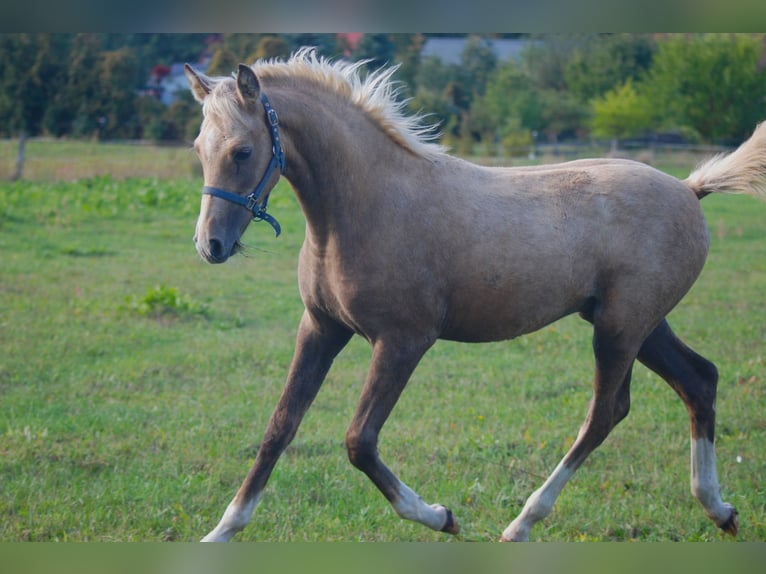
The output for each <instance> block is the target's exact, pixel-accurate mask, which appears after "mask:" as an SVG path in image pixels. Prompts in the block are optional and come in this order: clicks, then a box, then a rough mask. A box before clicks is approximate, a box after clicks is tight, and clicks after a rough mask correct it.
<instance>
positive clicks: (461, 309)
mask: <svg viewBox="0 0 766 574" xmlns="http://www.w3.org/2000/svg"><path fill="white" fill-rule="evenodd" d="M587 300H588V294H587V289H582V288H577V287H574V286H573V285H572V284H571V283H570V282H568V281H561V282H555V281H553V282H552V283H549V284H545V285H544V284H541V283H537V282H534V281H533V282H531V283H529V284H528V285H525V286H524V287H522V288H519V286H518V285H516V286H513V287H510V288H508V289H499V288H498V287H495V288H492V287H490V288H489V289H486V288H485V289H481V290H479V289H475V290H474V293H472V294H470V295H468V296H465V297H453V300H452V301H451V305H450V313H449V320H448V321H447V323H446V325H445V329H444V331H443V333H442V338H444V339H449V340H454V341H462V342H488V341H502V340H506V339H512V338H514V337H518V336H520V335H524V334H527V333H532V332H534V331H537V330H538V329H541V328H543V327H545V326H546V325H549V324H551V323H553V322H555V321H557V320H559V319H561V318H562V317H565V316H566V315H569V314H571V313H574V312H577V311H578V310H580V309H581V308H582V307H583V306H584V305H585V304H586V302H587Z"/></svg>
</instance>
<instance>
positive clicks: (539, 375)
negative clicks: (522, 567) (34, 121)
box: [0, 142, 766, 541]
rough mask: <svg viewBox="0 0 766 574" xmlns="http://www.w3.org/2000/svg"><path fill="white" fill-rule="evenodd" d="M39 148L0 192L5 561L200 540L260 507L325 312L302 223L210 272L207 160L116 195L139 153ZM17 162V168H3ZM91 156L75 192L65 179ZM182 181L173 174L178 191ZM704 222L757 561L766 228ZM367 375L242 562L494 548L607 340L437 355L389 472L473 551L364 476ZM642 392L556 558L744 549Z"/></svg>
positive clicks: (552, 449) (560, 524) (279, 205)
mask: <svg viewBox="0 0 766 574" xmlns="http://www.w3.org/2000/svg"><path fill="white" fill-rule="evenodd" d="M4 145H5V146H7V147H3V146H4ZM39 145H40V146H41V147H39V148H35V146H34V145H32V143H30V145H29V147H28V153H29V154H30V164H29V166H28V170H27V174H28V177H29V178H30V179H31V181H27V182H22V183H13V184H10V183H3V184H0V253H1V254H2V255H0V258H1V259H0V261H1V262H2V263H1V264H0V401H1V402H0V515H2V516H3V520H2V521H0V540H2V541H22V540H36V541H44V540H60V541H116V540H119V541H161V540H181V541H186V540H196V539H198V538H199V537H201V536H202V535H204V534H205V533H206V532H207V531H208V530H209V529H210V528H211V527H212V526H214V525H215V523H216V522H217V520H218V518H219V516H220V514H221V512H222V511H223V509H224V508H225V505H226V504H227V503H228V501H229V499H230V498H231V496H232V494H233V493H234V491H235V490H236V488H237V487H238V486H239V483H240V482H241V480H242V478H243V477H244V474H245V472H246V471H247V469H248V468H249V466H250V464H251V462H252V458H253V456H254V453H255V452H256V450H257V448H258V442H259V440H260V438H261V434H262V432H263V429H264V427H265V424H266V421H267V419H268V416H269V415H270V412H271V409H272V407H273V405H274V403H275V402H276V400H277V398H278V396H279V393H280V391H281V388H282V384H283V381H284V377H285V374H286V369H287V365H288V363H289V361H290V357H291V354H292V346H293V342H294V336H295V329H296V325H297V322H298V318H299V317H300V314H301V310H302V306H301V302H300V298H299V296H298V291H297V286H296V271H295V269H296V260H297V254H298V249H299V247H300V244H301V242H302V239H303V231H304V223H303V219H302V215H301V213H300V211H299V209H298V205H297V202H296V201H295V198H294V196H293V195H292V192H291V190H290V189H289V186H288V185H287V184H286V183H285V182H284V181H283V182H281V183H280V184H279V187H278V188H277V190H276V191H275V192H274V193H273V195H272V200H271V202H270V211H271V212H272V213H274V214H275V215H277V217H278V218H279V220H280V222H281V223H282V228H283V234H282V236H281V237H280V238H279V239H276V240H275V239H274V238H273V234H272V231H271V229H270V228H269V227H268V226H262V225H261V226H252V227H251V228H250V230H249V231H248V232H247V234H246V236H245V242H246V243H247V244H248V245H249V249H248V250H247V255H246V256H245V257H237V258H235V259H234V260H232V261H231V262H230V263H228V264H227V265H224V266H209V265H206V264H204V263H203V262H202V261H201V260H200V259H199V257H198V256H197V255H196V252H195V251H194V248H193V246H192V241H191V237H192V234H193V230H194V222H195V219H196V215H197V210H198V205H199V195H198V194H199V188H200V186H201V181H200V179H199V178H198V177H197V178H195V177H194V176H193V168H192V167H191V165H193V163H192V162H190V157H189V152H188V150H186V149H182V150H178V149H176V150H173V149H172V148H162V149H158V148H148V147H145V146H139V147H138V149H139V150H141V153H138V152H135V153H136V155H135V156H134V157H133V158H132V159H131V160H130V167H129V168H125V170H124V171H119V172H113V173H112V175H111V176H109V175H104V173H105V172H103V171H100V170H101V169H102V166H103V165H118V164H119V161H118V160H120V159H123V157H124V156H122V154H123V153H125V152H124V149H123V148H121V147H112V148H109V147H108V146H104V147H99V146H93V145H90V144H77V143H75V142H69V143H64V144H54V143H52V142H48V143H47V144H42V143H41V144H39ZM80 145H82V146H83V147H78V146H80ZM57 146H60V147H58V151H56V149H57ZM91 147H92V148H95V149H94V151H92V152H87V153H86V152H85V150H86V149H90V148H91ZM12 149H13V148H12V146H11V144H9V143H8V142H0V150H3V154H4V155H3V156H2V158H3V165H6V164H8V163H9V162H11V163H12V154H10V150H12ZM110 149H111V152H110V151H109V150H110ZM115 152H117V153H115ZM35 154H41V155H42V154H49V156H48V159H46V160H45V161H42V160H41V165H47V166H48V167H47V168H45V169H43V168H42V167H36V166H35V164H34V162H33V161H32V160H31V157H32V156H33V155H35ZM79 154H84V155H86V156H87V159H86V160H85V161H84V162H79V163H78V162H75V163H76V166H75V167H72V166H71V165H70V167H69V168H68V171H67V172H66V173H63V172H61V171H59V170H60V169H61V168H60V167H59V168H54V167H52V166H54V165H58V166H61V165H68V164H67V163H66V162H61V161H60V158H61V157H73V158H76V157H77V156H78V155H79ZM88 154H90V155H88ZM115 155H117V156H118V157H115ZM191 159H192V161H193V158H191ZM163 161H164V162H166V163H167V164H171V165H173V166H174V167H173V168H172V169H169V170H167V171H163V172H160V171H154V170H155V168H154V167H151V166H159V165H160V164H161V163H162V162H163ZM70 163H71V162H70ZM690 167H691V166H688V167H687V168H686V169H685V171H684V170H681V171H679V172H678V173H677V174H676V175H684V174H685V173H688V168H690ZM80 176H85V179H77V178H78V177H80ZM136 176H141V177H136ZM124 178H126V179H124ZM70 180H75V181H70ZM703 207H704V209H705V212H706V215H707V217H708V222H709V224H710V227H711V232H712V233H711V235H712V247H711V254H710V257H709V260H708V265H707V267H706V269H705V271H704V272H703V274H702V277H701V278H700V280H699V281H698V283H697V284H696V285H695V287H694V288H693V290H692V291H691V293H690V294H689V295H688V296H687V298H686V299H685V300H684V301H683V302H682V303H681V304H680V305H679V307H678V308H677V309H676V310H675V311H674V312H673V313H672V315H671V317H670V320H671V324H672V325H673V326H674V328H675V329H676V331H677V332H678V333H679V334H680V335H681V336H682V337H683V338H684V339H685V340H686V341H687V342H688V343H689V344H690V345H692V346H693V347H694V348H695V349H697V350H698V351H699V352H701V353H702V354H703V355H705V356H707V357H708V358H710V359H711V360H713V361H715V362H716V364H717V365H718V367H719V370H720V372H721V380H720V385H719V398H718V456H719V475H720V479H721V483H722V489H723V494H724V499H725V500H727V501H729V502H731V503H733V504H734V505H735V506H737V508H738V509H739V511H740V523H741V524H740V536H739V537H738V540H749V541H764V540H766V483H765V482H764V477H765V476H766V455H764V453H766V388H765V384H766V364H764V354H765V352H764V348H765V345H764V343H766V296H765V295H764V294H765V293H766V204H763V203H759V202H757V201H755V200H753V199H751V198H747V197H710V198H707V199H705V200H704V202H703ZM369 357H370V352H369V348H368V347H367V345H366V343H364V342H363V341H360V340H353V341H352V344H350V345H349V347H348V348H347V349H345V350H344V352H343V353H342V354H341V356H340V357H339V358H338V360H337V361H336V363H335V366H334V367H333V370H332V371H331V372H330V375H329V377H328V380H327V381H326V383H325V386H324V388H323V389H322V392H320V395H319V397H318V398H317V400H316V402H315V404H314V406H313V407H312V409H311V410H310V411H309V414H308V415H307V417H306V419H305V421H304V423H303V425H302V427H301V429H300V431H299V433H298V436H297V438H296V440H295V441H294V443H293V444H292V445H291V446H290V448H289V449H288V451H287V452H286V454H285V455H284V457H283V458H282V459H281V461H280V462H279V464H278V465H277V467H276V470H275V471H274V474H273V475H272V478H271V481H270V482H269V485H268V487H267V490H266V492H265V495H264V498H263V501H262V503H261V505H260V506H259V507H258V508H257V509H256V513H255V516H254V520H253V522H252V523H251V525H250V526H249V527H248V528H247V529H246V530H245V531H244V532H243V533H242V534H241V535H240V536H239V540H263V541H301V540H345V541H356V540H364V541H374V540H381V541H446V540H456V541H490V540H495V539H497V538H498V537H499V534H500V532H501V531H502V529H503V528H504V527H505V526H506V525H507V524H508V522H509V521H510V520H511V519H512V518H513V517H514V516H515V515H516V513H517V512H518V511H519V510H520V509H521V506H522V505H523V502H524V500H525V499H526V497H527V496H528V495H529V494H530V493H531V492H532V491H533V490H534V489H535V488H536V487H537V486H538V485H539V484H540V483H541V482H542V480H543V479H544V477H545V476H546V475H547V474H548V473H549V472H550V471H551V470H552V469H553V468H554V466H555V465H556V463H557V462H558V460H559V459H560V458H561V456H563V454H564V453H565V452H566V449H567V448H568V446H569V445H570V444H571V442H572V440H573V438H574V436H575V435H576V433H577V430H578V428H579V425H580V424H581V422H582V420H583V417H584V416H585V410H586V406H587V402H588V400H589V398H590V380H591V377H592V363H593V361H592V355H591V351H590V329H589V327H588V325H587V324H585V323H584V322H582V321H580V320H578V319H576V318H574V317H572V318H567V319H565V320H563V321H561V322H559V323H557V324H555V325H553V326H550V327H548V328H546V329H543V330H542V331H540V332H538V333H535V334H533V335H530V336H527V337H524V338H521V339H518V340H515V341H511V342H506V343H498V344H486V345H460V344H455V343H446V342H440V343H439V344H437V345H436V347H435V348H434V349H433V350H432V351H431V352H430V353H429V354H428V355H427V356H426V358H425V360H424V361H423V362H422V363H421V365H420V366H419V368H418V369H417V371H416V372H415V375H414V377H413V379H412V381H411V383H410V385H409V387H408V389H407V391H405V393H404V396H403V397H402V400H401V401H400V403H399V405H398V406H397V408H396V409H395V411H394V414H393V416H392V417H391V419H390V420H389V422H388V423H387V425H386V426H385V428H384V430H383V433H382V435H381V454H382V456H383V458H384V460H386V461H387V462H388V463H389V464H390V466H391V467H392V468H393V469H394V470H395V472H397V473H398V474H399V475H400V476H401V477H402V479H403V480H405V481H406V482H407V483H408V484H410V485H411V486H413V488H415V490H417V491H418V492H419V493H420V494H421V495H422V496H423V497H424V498H425V499H426V500H427V501H428V502H440V503H443V504H445V505H447V506H449V507H450V508H451V509H452V511H453V512H454V513H455V516H456V517H457V519H458V521H459V522H460V524H461V527H462V531H461V534H460V535H459V536H457V537H455V538H451V537H449V536H448V535H445V534H439V533H434V532H431V531H430V530H427V529H426V528H425V527H423V526H420V525H417V524H413V523H409V522H404V521H402V520H400V519H398V518H397V517H396V516H395V514H394V512H393V511H392V510H391V509H390V507H389V505H388V503H387V502H386V501H385V499H384V498H383V497H382V496H381V495H380V494H379V493H378V491H377V490H376V489H375V487H374V486H373V485H372V484H371V483H370V482H369V481H368V480H367V478H366V477H365V476H363V475H362V474H361V473H359V472H358V471H356V470H355V469H353V468H352V467H351V465H350V464H349V463H348V461H347V458H346V453H345V449H344V446H343V437H344V432H345V428H346V425H347V424H348V422H349V421H350V419H351V416H352V413H353V409H354V406H355V404H356V400H357V397H358V394H359V391H360V388H361V383H362V380H363V378H364V374H365V372H366V367H367V362H368V360H369ZM632 388H633V403H632V404H633V407H632V411H631V414H630V415H629V416H628V418H627V419H626V421H624V422H623V423H622V424H621V425H620V426H619V427H618V428H617V429H615V431H614V432H613V433H612V434H611V436H610V437H609V439H607V441H606V442H605V444H604V445H603V446H602V447H601V448H600V449H598V450H597V451H596V452H595V453H594V454H593V455H592V456H591V457H590V458H589V459H588V461H587V462H586V464H585V465H584V466H583V468H582V469H581V470H580V471H579V472H578V474H577V475H576V476H575V478H574V479H573V480H572V481H571V482H570V484H569V485H568V486H567V488H566V489H565V490H564V493H563V494H562V496H561V497H560V498H559V500H558V502H557V504H556V507H555V509H554V511H553V513H552V514H551V516H550V517H549V518H548V519H546V520H545V521H544V522H542V523H540V524H538V525H537V526H536V528H535V529H534V530H533V532H532V539H534V540H555V541H595V540H631V539H640V540H647V541H672V540H689V541H691V540H714V541H719V540H720V541H724V540H728V538H726V537H724V536H723V535H721V534H719V532H718V531H717V529H716V528H715V526H714V525H713V524H712V523H711V522H710V521H709V520H708V519H706V518H705V517H704V515H703V512H702V510H701V508H700V507H699V505H698V504H697V503H696V501H695V500H694V499H693V498H692V496H691V494H690V493H689V479H688V473H689V463H688V455H689V444H688V420H687V416H686V412H685V410H684V408H683V405H682V404H681V402H680V401H679V400H678V399H677V398H676V396H675V395H674V393H673V392H672V391H671V390H670V389H669V387H667V386H666V385H665V384H664V383H663V382H662V381H661V380H660V379H658V378H657V377H656V376H654V375H652V374H650V373H649V372H648V371H647V370H646V369H644V368H643V367H641V366H638V367H636V371H635V374H634V383H633V387H632Z"/></svg>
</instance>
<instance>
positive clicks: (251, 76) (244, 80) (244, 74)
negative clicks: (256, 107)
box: [237, 64, 261, 104]
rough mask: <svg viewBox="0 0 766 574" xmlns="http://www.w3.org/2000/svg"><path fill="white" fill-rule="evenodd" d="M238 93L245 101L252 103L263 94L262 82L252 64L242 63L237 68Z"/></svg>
mask: <svg viewBox="0 0 766 574" xmlns="http://www.w3.org/2000/svg"><path fill="white" fill-rule="evenodd" d="M237 93H238V94H239V99H240V100H242V102H243V103H245V104H247V103H251V102H255V101H257V100H258V97H259V96H260V95H261V83H260V82H259V81H258V77H257V76H256V75H255V72H253V69H252V68H251V67H250V66H247V65H245V64H240V65H239V68H238V69H237Z"/></svg>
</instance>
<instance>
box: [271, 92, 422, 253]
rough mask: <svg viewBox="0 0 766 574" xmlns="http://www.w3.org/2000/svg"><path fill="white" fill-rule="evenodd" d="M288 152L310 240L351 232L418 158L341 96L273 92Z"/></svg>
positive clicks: (288, 168)
mask: <svg viewBox="0 0 766 574" xmlns="http://www.w3.org/2000/svg"><path fill="white" fill-rule="evenodd" d="M272 90H273V97H272V92H269V93H268V95H269V98H270V99H272V101H273V104H274V107H275V109H276V110H277V112H278V114H279V118H280V120H279V121H280V130H281V132H282V140H283V144H284V148H285V156H286V169H285V173H284V175H285V178H286V179H287V180H288V181H289V182H290V184H291V185H292V187H293V189H294V190H295V193H296V195H297V197H298V201H299V202H300V204H301V207H302V209H303V212H304V215H305V217H306V221H307V224H308V230H309V233H310V234H311V236H312V239H314V240H315V241H317V242H319V243H326V242H327V241H328V240H329V239H332V237H330V235H333V234H338V233H353V229H354V228H359V227H360V226H361V225H363V224H364V223H363V222H364V221H365V218H364V213H365V212H367V213H374V212H375V211H376V210H378V209H379V207H380V202H381V201H384V194H386V193H387V192H388V191H390V189H391V188H390V186H389V187H387V188H386V189H384V188H383V186H382V185H381V182H384V181H388V182H391V171H392V170H398V169H405V167H404V165H405V164H407V163H408V162H412V161H415V159H416V158H415V156H413V155H412V153H411V152H408V151H407V150H405V149H404V148H402V147H401V146H399V145H398V144H397V143H396V142H395V141H394V140H393V139H392V138H391V137H389V136H388V135H387V134H385V133H384V131H383V130H382V129H381V128H380V127H379V126H378V125H377V124H376V123H375V122H374V121H373V120H372V119H371V118H370V117H368V116H367V115H366V113H365V112H364V111H362V110H361V109H358V108H357V107H356V106H354V105H353V104H351V103H348V102H344V101H343V100H342V97H341V96H338V95H336V94H332V93H325V92H324V91H322V90H314V91H310V90H305V91H303V90H300V89H295V88H291V89H290V90H287V89H284V90H279V89H273V88H272Z"/></svg>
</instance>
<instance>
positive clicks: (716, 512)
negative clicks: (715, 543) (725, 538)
mask: <svg viewBox="0 0 766 574" xmlns="http://www.w3.org/2000/svg"><path fill="white" fill-rule="evenodd" d="M638 359H639V361H641V362H642V363H643V364H644V365H646V366H647V367H648V368H649V369H651V370H652V371H654V372H655V373H657V374H658V375H659V376H660V377H662V378H663V379H664V380H665V381H666V382H667V383H668V384H669V385H670V386H671V387H672V388H673V390H674V391H676V393H677V394H678V396H679V397H681V400H682V401H683V402H684V405H685V406H686V409H687V411H688V412H689V419H690V422H691V491H692V494H693V495H694V496H695V498H697V500H698V501H699V502H700V504H701V505H702V507H703V508H704V510H705V513H706V514H707V516H708V517H709V518H710V519H711V520H713V522H715V524H716V525H717V526H718V527H719V528H720V529H721V530H723V531H724V532H727V533H729V534H731V535H736V534H737V529H738V518H737V511H736V509H735V508H734V507H733V506H732V505H731V504H728V503H725V502H723V500H721V493H720V486H719V483H718V476H717V472H716V456H715V397H716V387H717V384H718V371H717V369H716V368H715V365H713V363H711V362H710V361H708V360H707V359H705V358H703V357H701V356H700V355H698V354H697V353H695V352H694V351H692V350H691V349H690V348H689V347H687V346H686V345H685V344H684V343H683V342H682V341H681V340H680V339H679V338H678V337H677V336H676V335H675V334H674V333H673V331H672V330H671V328H670V326H669V325H668V323H667V321H662V323H660V325H659V326H658V327H657V328H656V329H655V330H654V331H653V332H652V334H651V335H649V337H648V338H647V339H646V341H645V342H644V344H643V346H642V347H641V349H640V351H639V354H638Z"/></svg>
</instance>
